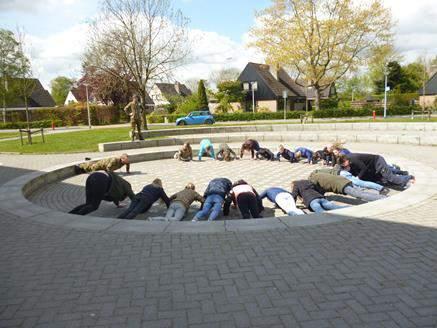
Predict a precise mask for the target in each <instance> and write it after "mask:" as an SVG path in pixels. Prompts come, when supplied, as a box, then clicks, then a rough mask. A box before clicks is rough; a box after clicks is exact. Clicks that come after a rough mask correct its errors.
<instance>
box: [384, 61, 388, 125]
mask: <svg viewBox="0 0 437 328" xmlns="http://www.w3.org/2000/svg"><path fill="white" fill-rule="evenodd" d="M387 79H388V69H387V64H386V65H385V66H384V118H386V117H387Z"/></svg>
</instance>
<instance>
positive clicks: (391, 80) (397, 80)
mask: <svg viewBox="0 0 437 328" xmlns="http://www.w3.org/2000/svg"><path fill="white" fill-rule="evenodd" d="M403 80H404V75H403V73H402V69H401V65H400V64H399V63H398V62H397V61H392V62H389V63H388V64H387V86H389V87H390V90H394V89H395V88H396V87H398V86H400V84H401V83H402V82H403ZM384 86H385V77H384V75H383V76H380V77H379V79H377V80H376V81H375V90H376V92H377V93H383V92H384Z"/></svg>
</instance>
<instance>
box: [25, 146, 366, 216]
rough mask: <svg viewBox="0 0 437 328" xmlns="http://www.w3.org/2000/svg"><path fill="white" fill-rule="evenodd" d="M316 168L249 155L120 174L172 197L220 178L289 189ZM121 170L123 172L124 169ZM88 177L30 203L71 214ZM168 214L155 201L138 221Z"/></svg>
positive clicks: (137, 167)
mask: <svg viewBox="0 0 437 328" xmlns="http://www.w3.org/2000/svg"><path fill="white" fill-rule="evenodd" d="M316 168H322V166H321V165H309V164H306V163H304V162H302V163H294V164H290V163H289V162H287V161H281V162H277V161H275V162H269V161H264V160H250V155H246V158H244V159H242V160H235V161H232V162H220V161H213V160H211V159H210V158H205V157H204V158H203V160H202V161H201V162H198V161H192V162H188V163H187V162H180V161H176V160H174V159H164V160H155V161H149V162H141V163H135V164H133V165H132V169H131V170H132V174H130V175H126V174H123V172H121V174H123V178H124V179H126V180H127V181H129V182H130V183H131V185H132V188H133V190H134V192H139V191H140V190H141V189H142V188H143V187H144V185H146V184H148V183H150V182H151V181H152V180H153V179H154V178H156V177H158V178H161V179H162V180H163V185H164V189H165V191H166V193H167V194H168V196H171V195H172V194H174V193H176V192H178V191H180V190H182V189H184V187H185V185H186V184H187V183H188V182H193V183H194V184H195V185H196V190H197V191H198V192H199V193H200V194H203V191H204V190H205V189H206V187H207V185H208V183H209V181H210V180H211V179H213V178H218V177H226V178H229V179H230V180H231V181H232V182H235V181H237V180H239V179H244V180H245V181H247V182H248V183H250V184H251V185H253V186H254V187H255V189H256V190H257V191H258V193H261V192H262V191H263V190H264V189H266V188H269V187H273V186H275V187H282V188H284V189H286V190H290V182H291V180H300V179H307V178H308V176H309V174H310V173H311V172H312V171H313V170H315V169H316ZM120 171H123V169H122V170H120ZM87 177H88V175H86V174H81V175H78V176H74V177H71V178H68V179H65V180H63V181H61V182H58V183H53V184H50V185H48V186H46V187H44V188H41V189H40V190H38V191H37V192H35V193H34V194H32V195H31V197H30V200H31V201H32V202H34V203H36V204H39V205H41V206H43V207H48V208H51V209H54V210H58V211H62V212H68V211H70V210H71V209H72V208H74V207H76V206H77V205H79V204H83V203H84V202H85V188H84V186H85V181H86V178H87ZM330 198H332V199H334V200H336V201H339V202H343V203H344V202H345V203H346V204H354V205H357V204H361V202H360V201H358V200H356V199H352V198H347V197H346V196H344V197H343V196H340V195H337V196H330ZM123 205H124V206H127V205H129V200H128V199H126V200H125V201H124V202H123ZM264 206H265V210H264V212H263V213H262V215H263V217H279V216H284V214H283V212H282V211H281V210H279V209H275V207H274V204H272V203H271V202H270V201H268V200H267V199H265V200H264ZM302 206H303V205H302ZM123 210H124V209H123V208H116V207H115V206H114V204H113V203H109V202H102V205H101V206H100V208H99V209H98V210H97V211H95V212H93V213H92V214H91V215H93V216H98V217H112V218H115V217H117V216H118V215H119V214H120V213H121V212H122V211H123ZM197 210H199V203H196V202H195V203H193V205H192V206H191V208H190V211H189V213H188V215H187V216H186V217H185V220H191V219H192V218H193V216H194V214H195V212H196V211H197ZM165 212H166V207H165V205H164V204H163V203H162V202H156V203H155V204H154V206H152V208H151V209H150V210H149V211H148V212H147V213H144V214H140V215H138V217H137V219H139V220H147V219H148V218H149V217H154V216H164V215H165ZM238 218H240V213H239V211H238V210H237V209H232V208H231V212H230V215H229V216H227V217H224V216H220V217H219V219H238Z"/></svg>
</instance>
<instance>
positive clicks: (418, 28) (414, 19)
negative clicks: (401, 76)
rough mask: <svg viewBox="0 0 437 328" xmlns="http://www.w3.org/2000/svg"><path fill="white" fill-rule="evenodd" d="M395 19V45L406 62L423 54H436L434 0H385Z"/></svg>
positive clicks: (436, 36) (436, 16)
mask: <svg viewBox="0 0 437 328" xmlns="http://www.w3.org/2000/svg"><path fill="white" fill-rule="evenodd" d="M384 2H385V4H386V5H387V6H388V7H389V8H391V10H392V14H393V18H394V20H395V21H396V23H397V24H396V27H395V45H396V48H397V49H398V51H399V52H400V53H401V54H402V55H403V57H404V59H405V61H406V62H410V61H414V60H415V59H416V58H417V57H418V56H421V55H423V54H425V53H426V54H428V55H437V24H436V22H437V6H436V1H435V0H416V1H414V2H411V1H407V0H385V1H384Z"/></svg>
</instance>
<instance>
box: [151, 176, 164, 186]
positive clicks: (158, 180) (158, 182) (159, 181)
mask: <svg viewBox="0 0 437 328" xmlns="http://www.w3.org/2000/svg"><path fill="white" fill-rule="evenodd" d="M152 183H153V184H154V185H157V186H160V187H161V188H162V180H161V179H158V178H156V179H155V180H153V181H152Z"/></svg>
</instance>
